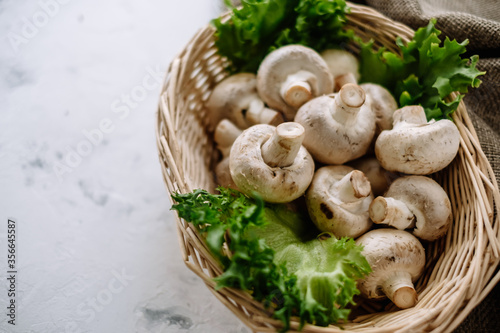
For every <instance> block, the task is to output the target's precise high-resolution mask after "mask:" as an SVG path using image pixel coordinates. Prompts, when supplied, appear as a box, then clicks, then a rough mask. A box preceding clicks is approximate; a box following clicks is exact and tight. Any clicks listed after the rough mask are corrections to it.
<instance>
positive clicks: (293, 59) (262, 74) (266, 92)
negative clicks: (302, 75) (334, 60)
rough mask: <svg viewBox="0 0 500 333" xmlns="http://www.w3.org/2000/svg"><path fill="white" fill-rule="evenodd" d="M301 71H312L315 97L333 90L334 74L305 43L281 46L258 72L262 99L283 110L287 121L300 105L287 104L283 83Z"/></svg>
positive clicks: (268, 56)
mask: <svg viewBox="0 0 500 333" xmlns="http://www.w3.org/2000/svg"><path fill="white" fill-rule="evenodd" d="M299 71H306V72H310V73H312V74H313V78H311V79H310V80H308V83H309V85H310V86H311V89H312V95H313V96H321V95H325V94H330V93H332V92H333V77H332V75H331V74H330V70H329V69H328V66H327V65H326V63H325V61H324V60H323V58H321V56H320V55H319V54H318V53H317V52H316V51H314V50H313V49H311V48H309V47H306V46H302V45H287V46H282V47H280V48H278V49H276V50H274V51H273V52H271V53H269V54H268V55H267V56H266V57H265V58H264V60H263V61H262V63H261V64H260V66H259V70H258V72H257V90H258V92H259V95H260V97H261V98H262V100H263V101H264V102H265V103H266V104H267V105H268V106H269V107H270V108H272V109H275V110H278V111H281V112H283V114H284V115H285V117H286V119H287V120H288V121H291V120H293V117H294V115H295V113H296V112H297V108H296V107H293V106H291V105H288V104H287V103H286V102H285V100H284V99H283V97H282V96H281V85H282V83H284V82H285V81H286V79H287V77H288V76H289V75H293V74H295V73H297V72H299Z"/></svg>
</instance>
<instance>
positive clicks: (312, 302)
mask: <svg viewBox="0 0 500 333" xmlns="http://www.w3.org/2000/svg"><path fill="white" fill-rule="evenodd" d="M219 191H220V194H210V193H208V192H206V191H204V190H196V191H194V192H193V193H188V194H173V195H172V197H173V199H174V200H175V201H176V204H174V205H173V206H172V209H174V210H176V211H177V212H178V214H179V216H180V217H182V218H184V219H185V220H186V221H188V222H190V223H192V224H193V226H194V227H195V228H196V229H198V230H199V232H200V233H201V234H202V235H203V236H204V237H205V240H206V243H207V246H208V247H209V249H210V250H211V252H212V253H213V254H214V257H215V258H217V259H218V260H219V261H220V263H221V265H222V267H223V268H224V273H223V274H222V275H220V276H219V277H217V278H216V279H215V280H216V281H217V288H224V287H232V288H238V289H243V290H247V291H249V292H251V293H252V296H253V297H254V298H255V299H256V300H258V301H262V302H263V303H264V305H265V306H267V307H269V308H272V309H273V310H274V317H275V318H277V319H280V320H281V321H282V322H283V323H284V327H283V331H286V330H288V329H289V323H290V318H291V317H292V316H299V318H300V322H301V326H302V325H304V324H305V323H312V324H316V325H323V326H326V325H328V324H330V323H335V322H337V321H339V320H342V319H343V320H346V319H347V316H348V314H349V309H347V308H346V306H348V305H349V304H354V301H353V296H354V295H356V294H358V293H359V291H358V290H357V288H356V280H357V279H359V278H362V277H363V276H365V275H366V274H368V273H369V272H370V266H369V265H368V263H367V262H366V259H365V258H364V257H363V256H362V255H361V250H362V249H361V248H360V247H358V246H357V245H356V244H355V242H354V241H353V240H352V239H347V238H345V239H340V240H338V239H336V238H334V237H326V238H325V237H321V238H316V236H317V235H318V233H319V232H318V231H317V230H316V229H315V228H314V226H313V225H312V224H311V222H310V221H308V220H307V219H305V218H304V217H303V216H301V215H300V214H299V213H296V212H292V211H291V210H289V209H288V208H287V207H286V206H284V205H270V204H264V202H263V201H262V199H259V198H258V197H257V198H256V199H250V198H248V197H246V196H244V195H243V194H241V193H239V192H236V191H233V190H229V189H224V188H219ZM227 238H229V240H228V241H227V243H226V244H227V246H228V248H229V251H230V252H231V256H226V255H225V253H224V252H223V250H222V249H223V244H224V243H225V242H226V239H227Z"/></svg>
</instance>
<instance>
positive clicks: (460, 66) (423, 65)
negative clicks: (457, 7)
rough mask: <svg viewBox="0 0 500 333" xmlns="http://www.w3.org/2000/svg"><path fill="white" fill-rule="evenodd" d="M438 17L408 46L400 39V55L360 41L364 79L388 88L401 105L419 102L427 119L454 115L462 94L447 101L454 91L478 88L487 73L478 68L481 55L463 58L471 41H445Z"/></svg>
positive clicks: (420, 30)
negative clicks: (437, 20) (438, 26)
mask: <svg viewBox="0 0 500 333" xmlns="http://www.w3.org/2000/svg"><path fill="white" fill-rule="evenodd" d="M435 24H436V20H434V19H433V20H431V21H430V22H429V24H428V25H427V26H426V27H423V28H420V29H418V30H417V31H416V32H415V35H414V37H413V39H412V40H411V41H410V42H409V43H407V44H406V45H405V44H404V43H403V42H402V41H401V39H398V40H397V45H398V47H399V50H400V54H395V53H393V52H391V51H387V50H386V49H385V48H380V49H378V50H375V49H374V46H373V42H368V43H363V42H360V45H361V51H360V72H361V80H362V81H363V82H373V83H378V84H380V85H383V86H384V87H386V88H387V89H389V90H390V91H391V92H392V94H393V95H394V98H395V99H396V101H398V103H399V105H400V107H403V106H405V105H412V104H419V105H422V106H423V107H424V109H425V112H426V115H427V119H429V120H430V119H441V118H451V114H452V113H453V112H454V111H455V110H456V109H457V107H458V104H459V103H460V100H461V99H462V97H463V96H462V95H458V96H457V97H456V98H455V99H454V100H452V101H450V102H446V101H445V98H446V97H447V96H448V95H449V94H450V93H452V92H459V93H462V94H463V93H466V92H467V91H468V88H469V87H473V88H477V87H479V85H480V84H481V81H480V80H479V79H478V78H477V77H478V76H480V75H483V74H485V72H481V71H479V70H478V69H476V65H477V61H478V57H477V56H472V57H471V58H469V59H463V58H462V57H461V55H462V54H464V53H465V51H466V48H465V47H466V45H467V44H468V41H467V40H465V41H463V42H462V43H458V42H457V41H456V40H450V39H449V38H448V37H446V38H445V39H444V41H443V42H442V41H441V40H440V39H439V37H438V36H439V35H440V34H441V31H439V30H437V29H436V28H435Z"/></svg>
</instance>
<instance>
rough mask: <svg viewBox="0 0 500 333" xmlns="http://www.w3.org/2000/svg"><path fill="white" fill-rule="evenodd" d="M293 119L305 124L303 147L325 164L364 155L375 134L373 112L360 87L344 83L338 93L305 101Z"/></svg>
mask: <svg viewBox="0 0 500 333" xmlns="http://www.w3.org/2000/svg"><path fill="white" fill-rule="evenodd" d="M295 122H298V123H300V124H302V126H304V128H305V130H306V137H305V139H304V146H305V147H306V148H307V150H308V151H309V152H310V153H311V155H313V156H314V158H315V159H316V160H317V161H319V162H322V163H325V164H343V163H346V162H348V161H351V160H354V159H356V158H358V157H361V156H363V155H364V154H365V153H366V152H367V150H368V148H369V147H370V143H371V142H372V139H373V135H374V133H375V115H374V114H373V112H372V110H371V108H370V105H369V104H367V103H365V93H364V91H363V89H361V88H360V87H359V86H357V85H354V84H346V85H345V86H343V87H342V89H341V90H340V92H339V93H337V94H333V95H328V96H321V97H317V98H315V99H313V100H312V101H310V102H308V103H306V104H304V105H303V106H302V107H301V108H300V109H299V111H298V112H297V115H296V116H295Z"/></svg>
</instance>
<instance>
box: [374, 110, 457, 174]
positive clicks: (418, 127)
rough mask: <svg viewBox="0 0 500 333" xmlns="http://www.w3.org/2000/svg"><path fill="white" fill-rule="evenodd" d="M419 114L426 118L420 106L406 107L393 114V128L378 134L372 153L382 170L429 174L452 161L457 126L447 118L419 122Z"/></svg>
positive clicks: (455, 145)
mask: <svg viewBox="0 0 500 333" xmlns="http://www.w3.org/2000/svg"><path fill="white" fill-rule="evenodd" d="M422 113H423V119H425V112H424V110H423V108H422V107H420V106H406V107H404V108H401V109H398V110H396V112H394V128H393V129H392V130H389V131H383V132H382V133H380V135H379V137H378V138H377V141H376V142H375V154H376V156H377V159H378V160H379V161H380V164H381V165H382V166H383V167H384V169H386V170H389V171H397V172H402V173H406V174H410V175H428V174H431V173H434V172H437V171H439V170H442V169H444V168H445V167H446V166H448V165H449V164H450V163H451V161H453V159H454V158H455V156H456V155H457V152H458V147H459V145H460V132H459V131H458V129H457V127H456V126H455V124H454V123H453V122H452V121H450V120H448V119H441V120H439V121H430V122H425V123H418V122H419V121H418V119H417V118H422V116H421V115H422ZM407 117H409V120H406V119H407Z"/></svg>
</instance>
